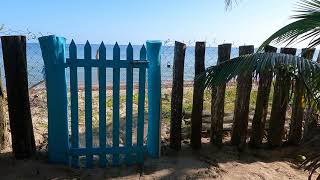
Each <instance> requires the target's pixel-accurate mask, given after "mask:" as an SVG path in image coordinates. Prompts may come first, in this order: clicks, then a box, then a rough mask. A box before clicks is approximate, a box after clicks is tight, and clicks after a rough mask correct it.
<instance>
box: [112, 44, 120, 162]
mask: <svg viewBox="0 0 320 180" xmlns="http://www.w3.org/2000/svg"><path fill="white" fill-rule="evenodd" d="M113 60H114V61H120V47H119V45H118V43H116V44H115V45H114V47H113ZM119 92H120V68H113V92H112V93H113V109H112V110H113V112H112V113H113V116H112V117H113V118H112V128H113V132H112V146H113V147H114V148H118V147H119V131H120V129H119V128H120V123H119V119H120V115H119V108H120V95H119ZM112 164H113V165H118V164H119V153H114V154H113V158H112Z"/></svg>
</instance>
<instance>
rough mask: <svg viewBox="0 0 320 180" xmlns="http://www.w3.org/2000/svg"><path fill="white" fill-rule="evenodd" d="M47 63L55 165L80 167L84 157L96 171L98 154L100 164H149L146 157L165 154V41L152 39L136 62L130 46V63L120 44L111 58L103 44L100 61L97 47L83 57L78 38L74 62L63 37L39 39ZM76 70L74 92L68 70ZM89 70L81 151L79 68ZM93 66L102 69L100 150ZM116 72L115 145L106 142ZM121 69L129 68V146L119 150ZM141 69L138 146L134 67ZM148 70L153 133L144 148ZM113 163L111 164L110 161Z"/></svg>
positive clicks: (50, 154)
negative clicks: (94, 120)
mask: <svg viewBox="0 0 320 180" xmlns="http://www.w3.org/2000/svg"><path fill="white" fill-rule="evenodd" d="M39 42H40V47H41V51H42V56H43V60H44V64H45V73H46V88H47V103H48V158H49V161H50V162H52V163H64V164H69V165H70V164H71V165H72V166H73V167H79V165H80V163H79V159H80V157H85V162H86V163H85V164H86V167H92V166H93V162H94V159H95V158H94V156H97V157H98V158H97V159H99V166H101V167H105V166H106V165H107V164H112V165H118V164H120V163H121V162H125V163H126V164H132V163H143V160H144V157H145V156H150V157H159V155H160V146H159V143H160V98H161V97H160V89H161V77H160V49H161V42H160V41H147V43H146V46H147V48H145V47H144V46H143V47H142V48H141V50H140V58H139V60H134V59H133V48H132V46H131V44H129V45H128V47H127V52H126V53H127V58H126V60H120V48H119V46H118V44H117V43H116V44H115V46H114V48H113V59H112V60H107V59H106V48H105V45H104V44H103V42H102V43H101V45H100V47H99V60H95V59H92V55H91V46H90V44H89V42H87V43H86V44H85V46H84V59H78V58H77V47H76V44H75V43H74V41H73V40H72V42H71V44H70V45H69V58H66V53H65V52H66V40H65V38H63V37H57V36H54V35H52V36H44V37H41V38H39ZM67 68H69V70H70V88H68V86H67V78H66V69H67ZM78 68H84V91H85V117H84V122H85V147H83V148H80V147H79V126H78V122H79V114H78V77H77V69H78ZM92 68H98V70H99V71H98V76H99V78H98V84H99V128H98V130H99V146H98V147H93V139H92V138H93V132H92V130H93V129H92ZM107 68H112V69H113V77H112V78H113V79H112V83H113V86H112V87H113V94H112V99H113V100H112V102H113V104H112V146H111V145H108V144H107V142H106V131H107V129H106V119H107V117H106V108H107V106H106V98H107V96H106V90H107V89H106V78H108V77H107V75H106V69H107ZM120 68H125V69H126V119H125V120H126V122H125V123H126V125H125V143H124V145H123V146H119V128H120V127H119V122H120V115H119V109H120V107H119V106H120ZM134 68H137V69H139V88H138V93H139V94H138V120H137V143H136V144H133V143H132V134H133V133H132V132H133V126H132V113H133V112H132V111H133V69H134ZM146 70H148V132H147V143H146V144H144V116H145V84H146ZM68 91H70V104H71V109H70V112H71V121H70V123H71V124H70V126H71V128H70V129H71V130H70V131H71V132H69V128H68V126H69V125H68V98H67V93H68ZM109 159H112V160H111V162H109V161H108V160H109Z"/></svg>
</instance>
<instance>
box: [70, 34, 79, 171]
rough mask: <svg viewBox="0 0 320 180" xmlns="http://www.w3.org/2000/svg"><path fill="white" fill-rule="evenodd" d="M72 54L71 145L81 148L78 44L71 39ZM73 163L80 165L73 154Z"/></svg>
mask: <svg viewBox="0 0 320 180" xmlns="http://www.w3.org/2000/svg"><path fill="white" fill-rule="evenodd" d="M69 56H70V63H71V67H70V96H71V147H72V148H79V126H78V121H79V119H78V117H79V112H78V72H77V66H75V62H76V61H77V46H76V44H75V43H74V41H73V40H72V41H71V44H70V46H69ZM71 165H72V166H73V167H79V157H78V156H72V161H71Z"/></svg>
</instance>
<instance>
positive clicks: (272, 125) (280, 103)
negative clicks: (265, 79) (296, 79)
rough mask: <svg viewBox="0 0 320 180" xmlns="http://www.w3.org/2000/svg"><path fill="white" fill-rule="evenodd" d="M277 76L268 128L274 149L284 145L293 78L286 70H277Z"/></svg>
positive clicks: (283, 50) (286, 50)
mask: <svg viewBox="0 0 320 180" xmlns="http://www.w3.org/2000/svg"><path fill="white" fill-rule="evenodd" d="M296 51H297V49H295V48H281V50H280V52H281V53H284V54H291V55H295V54H296ZM275 74H276V80H275V83H274V95H273V100H272V108H271V115H270V120H269V128H268V145H269V147H272V148H273V147H279V146H281V145H282V137H283V134H284V125H285V121H286V112H287V108H288V103H289V96H290V94H289V91H290V88H291V77H290V76H289V75H288V74H287V72H286V70H285V69H284V68H279V69H277V71H276V73H275Z"/></svg>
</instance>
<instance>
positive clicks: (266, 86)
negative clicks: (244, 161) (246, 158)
mask: <svg viewBox="0 0 320 180" xmlns="http://www.w3.org/2000/svg"><path fill="white" fill-rule="evenodd" d="M265 52H270V53H272V52H273V53H275V52H277V48H275V47H272V46H266V47H265ZM272 78H273V72H272V70H271V69H265V71H263V72H261V73H260V74H259V87H258V94H257V101H256V108H255V112H254V116H253V120H252V132H251V138H250V146H251V147H260V146H261V144H262V139H263V136H264V129H265V123H266V119H267V115H268V102H269V95H270V90H271V82H272Z"/></svg>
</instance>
